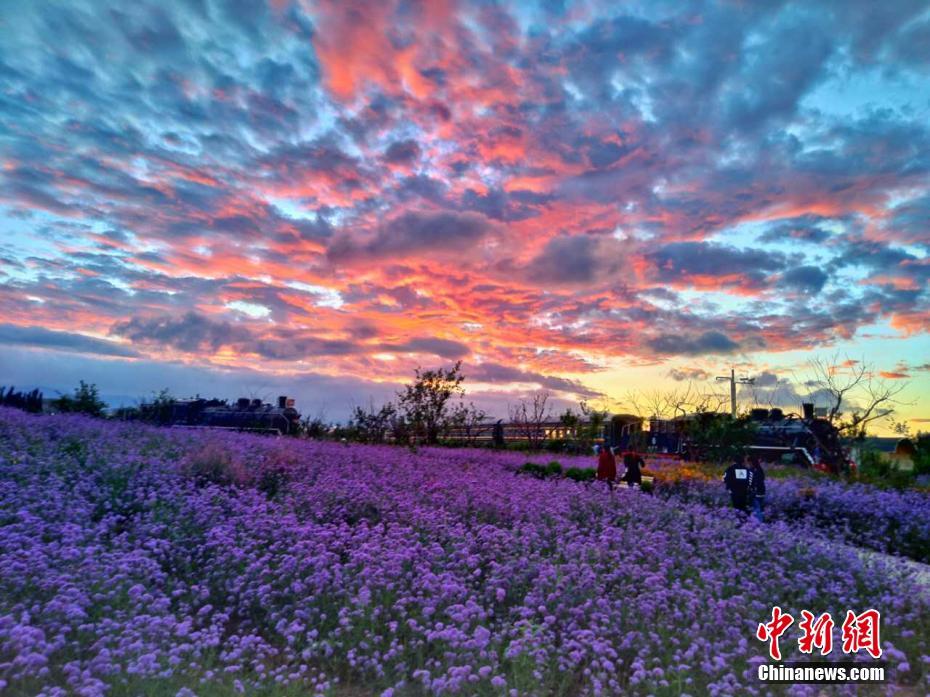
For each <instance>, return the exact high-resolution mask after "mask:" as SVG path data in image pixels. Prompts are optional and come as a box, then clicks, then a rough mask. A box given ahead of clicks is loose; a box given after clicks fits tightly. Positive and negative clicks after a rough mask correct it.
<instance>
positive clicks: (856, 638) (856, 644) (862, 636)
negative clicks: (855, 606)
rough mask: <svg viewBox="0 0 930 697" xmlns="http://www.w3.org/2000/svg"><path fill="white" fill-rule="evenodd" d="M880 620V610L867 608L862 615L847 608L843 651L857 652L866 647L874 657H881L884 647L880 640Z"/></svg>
mask: <svg viewBox="0 0 930 697" xmlns="http://www.w3.org/2000/svg"><path fill="white" fill-rule="evenodd" d="M880 620H881V615H880V614H879V612H878V610H866V611H865V612H863V613H862V614H861V615H856V614H854V613H853V611H852V610H847V611H846V619H845V620H844V621H843V653H856V652H857V651H861V650H862V649H865V650H866V651H868V652H869V655H870V656H871V657H872V658H881V656H882V647H881V646H880V645H879V641H878V623H879V621H880Z"/></svg>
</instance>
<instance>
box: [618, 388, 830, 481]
mask: <svg viewBox="0 0 930 697" xmlns="http://www.w3.org/2000/svg"><path fill="white" fill-rule="evenodd" d="M801 407H802V414H801V415H798V414H791V413H789V414H786V413H784V412H783V411H782V410H781V409H778V408H773V409H753V410H752V411H750V413H749V420H750V421H751V422H752V426H753V442H752V444H751V445H749V446H748V448H747V449H748V450H749V452H750V453H752V454H755V455H757V456H759V457H760V458H762V459H763V460H767V461H782V462H792V463H795V464H799V465H801V466H804V467H820V466H823V467H825V468H826V469H829V470H830V471H832V472H839V471H840V470H841V469H842V468H843V467H844V465H845V464H846V462H847V458H846V453H845V451H844V449H843V447H842V444H841V443H840V437H839V431H838V430H837V429H836V427H835V426H834V425H833V424H832V423H830V421H828V420H827V419H824V418H819V417H817V416H815V415H814V405H813V404H810V403H805V404H802V405H801ZM729 418H730V416H729V414H717V413H712V412H708V413H700V414H689V415H684V416H680V417H677V418H674V419H650V420H649V421H648V430H643V425H644V424H643V423H642V420H640V419H638V417H634V416H632V415H626V414H624V415H618V416H615V417H614V418H613V419H611V420H610V421H609V422H608V424H607V425H606V427H605V430H604V440H605V442H609V443H610V444H611V445H614V446H617V447H621V448H624V449H625V448H628V447H629V448H634V449H644V450H651V451H654V452H662V453H670V454H677V455H682V456H685V457H688V458H689V459H696V460H700V459H704V458H705V457H706V456H707V453H706V452H701V450H700V448H699V447H697V446H696V444H695V443H694V442H693V440H692V438H691V433H693V430H692V428H691V427H692V425H693V424H694V422H695V421H698V420H711V419H729Z"/></svg>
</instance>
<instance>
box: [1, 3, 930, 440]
mask: <svg viewBox="0 0 930 697" xmlns="http://www.w3.org/2000/svg"><path fill="white" fill-rule="evenodd" d="M0 28H3V30H4V31H3V34H2V37H3V38H0V45H3V47H4V49H5V50H4V51H3V54H2V56H3V57H2V58H0V65H2V66H3V68H4V70H2V71H0V84H2V86H3V93H2V94H3V97H2V98H0V121H2V124H3V129H2V132H0V310H2V313H3V319H0V356H2V357H3V359H2V360H0V384H7V385H8V384H10V383H14V384H17V385H18V386H22V387H33V386H37V387H42V388H45V389H47V390H62V391H65V390H69V389H70V388H71V387H73V386H74V385H75V384H77V382H78V380H79V379H87V380H90V381H94V382H97V383H98V385H100V387H101V389H102V391H103V392H104V393H105V394H108V395H111V396H112V397H113V398H114V399H116V398H117V397H119V398H127V399H128V398H131V397H132V395H138V396H139V397H143V396H145V395H147V394H149V393H150V392H151V391H152V390H155V389H159V388H160V387H168V388H170V389H171V390H172V391H173V392H174V393H176V394H179V395H186V394H188V393H190V394H193V393H195V392H200V393H202V394H206V393H209V392H211V391H213V392H216V393H218V394H221V395H222V396H234V395H235V393H237V392H239V391H243V390H245V391H248V390H251V391H253V392H255V391H258V392H261V391H263V390H267V391H268V393H269V394H276V393H278V392H282V393H283V392H287V393H289V394H294V395H295V396H297V397H298V399H299V402H300V404H301V405H302V406H303V410H304V411H305V412H307V413H311V412H313V411H314V410H317V409H326V410H327V411H328V412H329V413H330V415H331V416H333V417H334V418H336V417H342V415H344V414H345V413H347V407H348V406H349V405H351V404H352V403H366V402H367V401H368V399H369V397H371V398H373V399H375V400H376V401H377V400H380V399H383V398H386V397H389V396H390V394H391V393H392V392H393V390H394V389H395V386H396V383H397V382H399V381H403V380H406V379H408V378H409V377H410V375H411V374H412V373H413V370H414V368H415V367H416V366H418V365H422V366H424V367H431V366H438V365H448V364H450V363H452V362H454V361H456V360H462V361H463V362H464V364H465V366H466V371H465V372H466V375H467V376H468V383H467V384H472V385H477V386H478V387H479V388H480V389H478V390H476V392H477V394H476V398H477V399H478V401H481V402H482V403H483V404H485V405H486V406H487V408H488V409H490V410H497V412H498V413H503V412H504V410H505V407H506V402H507V401H508V400H513V399H516V398H519V397H520V396H521V395H525V394H526V393H527V392H528V391H532V390H535V389H546V390H549V391H550V392H552V393H553V395H554V396H555V397H556V398H557V401H558V403H559V404H565V403H568V402H575V401H577V400H579V399H588V400H602V401H604V402H606V403H609V404H617V405H622V404H623V403H624V400H625V397H626V395H627V393H628V392H630V391H635V390H642V389H654V388H660V389H675V388H676V387H678V386H680V385H682V384H684V383H685V382H687V381H688V380H689V379H690V380H694V381H696V383H698V384H700V385H701V386H703V387H706V388H712V387H713V377H714V376H715V375H721V374H724V373H725V372H726V371H727V370H728V369H729V367H730V366H731V365H734V366H736V367H737V368H738V369H739V370H740V371H741V372H743V373H746V374H751V375H756V376H762V380H763V381H764V382H766V383H767V385H768V387H769V389H770V390H771V391H772V393H771V394H774V393H775V392H777V395H778V398H779V399H784V400H786V406H791V405H790V404H788V403H787V401H790V400H793V399H795V398H796V397H799V396H801V395H803V389H802V388H801V386H799V385H796V386H797V389H796V390H795V391H794V392H792V391H791V390H790V389H789V388H788V386H787V384H786V381H787V380H794V381H795V383H797V381H798V379H803V376H804V375H805V364H806V362H807V361H808V360H809V359H810V358H812V357H821V358H824V357H827V356H831V355H833V354H838V355H839V356H840V357H841V358H843V359H845V358H846V357H847V356H848V357H850V358H852V359H856V360H864V361H866V362H868V363H871V364H874V366H875V370H876V371H877V372H878V373H879V377H881V378H882V379H886V380H890V381H900V380H907V381H909V382H910V386H909V388H908V390H907V391H906V392H905V393H904V394H903V395H902V399H903V400H904V402H905V403H904V404H902V406H901V407H900V417H899V418H901V419H904V420H907V421H908V422H909V423H910V425H911V427H912V429H913V430H919V429H920V428H924V429H926V428H927V424H930V403H928V402H927V400H926V397H925V396H924V395H926V394H927V392H928V388H930V358H928V356H930V334H928V330H930V292H928V279H930V256H928V251H930V126H928V124H930V79H928V78H927V76H926V69H927V54H926V51H922V50H920V47H922V46H924V45H925V44H926V42H927V37H928V36H930V13H928V12H927V10H926V8H925V7H924V6H922V5H920V4H914V6H913V7H906V6H904V5H895V6H893V7H892V6H880V7H879V6H875V5H874V3H868V2H847V3H836V4H829V3H824V4H822V5H818V6H817V7H810V6H808V5H807V4H803V3H790V2H789V3H783V4H779V5H773V6H766V7H754V6H750V7H743V6H739V5H738V4H731V3H726V2H697V3H693V4H689V5H688V7H687V8H683V7H682V6H681V5H680V4H679V3H664V2H658V3H631V4H624V5H622V6H614V5H613V4H611V3H582V4H572V3H564V4H558V3H554V4H547V3H503V4H500V5H492V4H485V3H478V2H452V1H451V0H450V1H443V2H433V1H430V2H408V1H398V2H385V3H367V2H358V1H351V2H318V3H311V2H303V1H291V0H272V1H270V2H268V3H251V4H245V5H242V4H241V3H240V4H239V5H233V4H230V3H226V2H220V1H218V0H217V1H212V0H211V1H207V0H204V1H203V2H167V3H150V2H141V3H136V4H133V5H132V6H131V7H130V6H126V5H125V4H123V3H99V2H94V3H90V2H69V3H63V2H62V3H56V2H50V3H42V4H38V3H23V4H21V5H19V6H17V7H15V8H13V9H11V10H10V11H9V12H7V13H5V17H4V18H3V20H0ZM771 394H769V396H771ZM746 396H747V398H748V395H746ZM883 428H884V429H887V425H885V426H883Z"/></svg>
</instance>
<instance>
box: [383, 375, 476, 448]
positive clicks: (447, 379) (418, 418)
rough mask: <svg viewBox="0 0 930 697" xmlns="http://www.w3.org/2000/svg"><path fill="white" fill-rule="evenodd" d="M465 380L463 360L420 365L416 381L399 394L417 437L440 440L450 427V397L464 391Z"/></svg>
mask: <svg viewBox="0 0 930 697" xmlns="http://www.w3.org/2000/svg"><path fill="white" fill-rule="evenodd" d="M463 380H465V376H464V375H462V362H461V361H458V362H457V363H456V364H455V365H454V366H453V367H451V368H449V369H448V370H446V369H443V368H438V369H436V370H420V368H417V370H416V374H415V378H414V381H413V382H412V383H411V384H409V385H406V386H405V387H404V390H403V392H400V393H399V394H398V395H397V396H398V403H399V407H400V409H399V411H400V413H401V415H402V416H403V417H404V421H405V422H406V423H407V424H408V425H409V427H410V429H411V431H412V432H413V434H414V435H415V436H416V437H417V438H418V439H421V440H424V441H425V442H426V443H429V444H434V443H437V442H438V441H439V436H440V434H442V433H443V432H444V431H445V430H446V429H447V428H448V423H449V418H450V416H451V412H450V408H449V407H450V404H449V402H450V400H451V399H452V398H453V397H456V396H458V397H460V396H461V395H463V394H465V390H464V388H463V387H462V381H463Z"/></svg>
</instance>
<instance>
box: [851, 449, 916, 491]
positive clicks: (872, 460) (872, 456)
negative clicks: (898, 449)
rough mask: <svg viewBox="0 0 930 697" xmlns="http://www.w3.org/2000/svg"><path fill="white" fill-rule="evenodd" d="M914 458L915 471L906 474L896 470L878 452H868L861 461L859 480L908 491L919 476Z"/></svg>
mask: <svg viewBox="0 0 930 697" xmlns="http://www.w3.org/2000/svg"><path fill="white" fill-rule="evenodd" d="M919 459H920V455H919V454H918V456H917V457H916V458H914V470H913V471H911V472H906V471H903V470H899V469H898V468H896V467H895V466H894V465H893V464H892V463H891V462H890V461H889V460H888V459H886V458H884V457H882V454H881V453H880V452H879V451H877V450H866V451H864V452H863V453H862V455H861V457H860V460H859V479H864V480H866V481H869V482H871V483H874V484H877V485H880V486H890V487H894V488H896V489H906V488H907V487H910V486H912V485H913V484H914V477H915V475H916V474H918V471H917V460H919Z"/></svg>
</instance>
